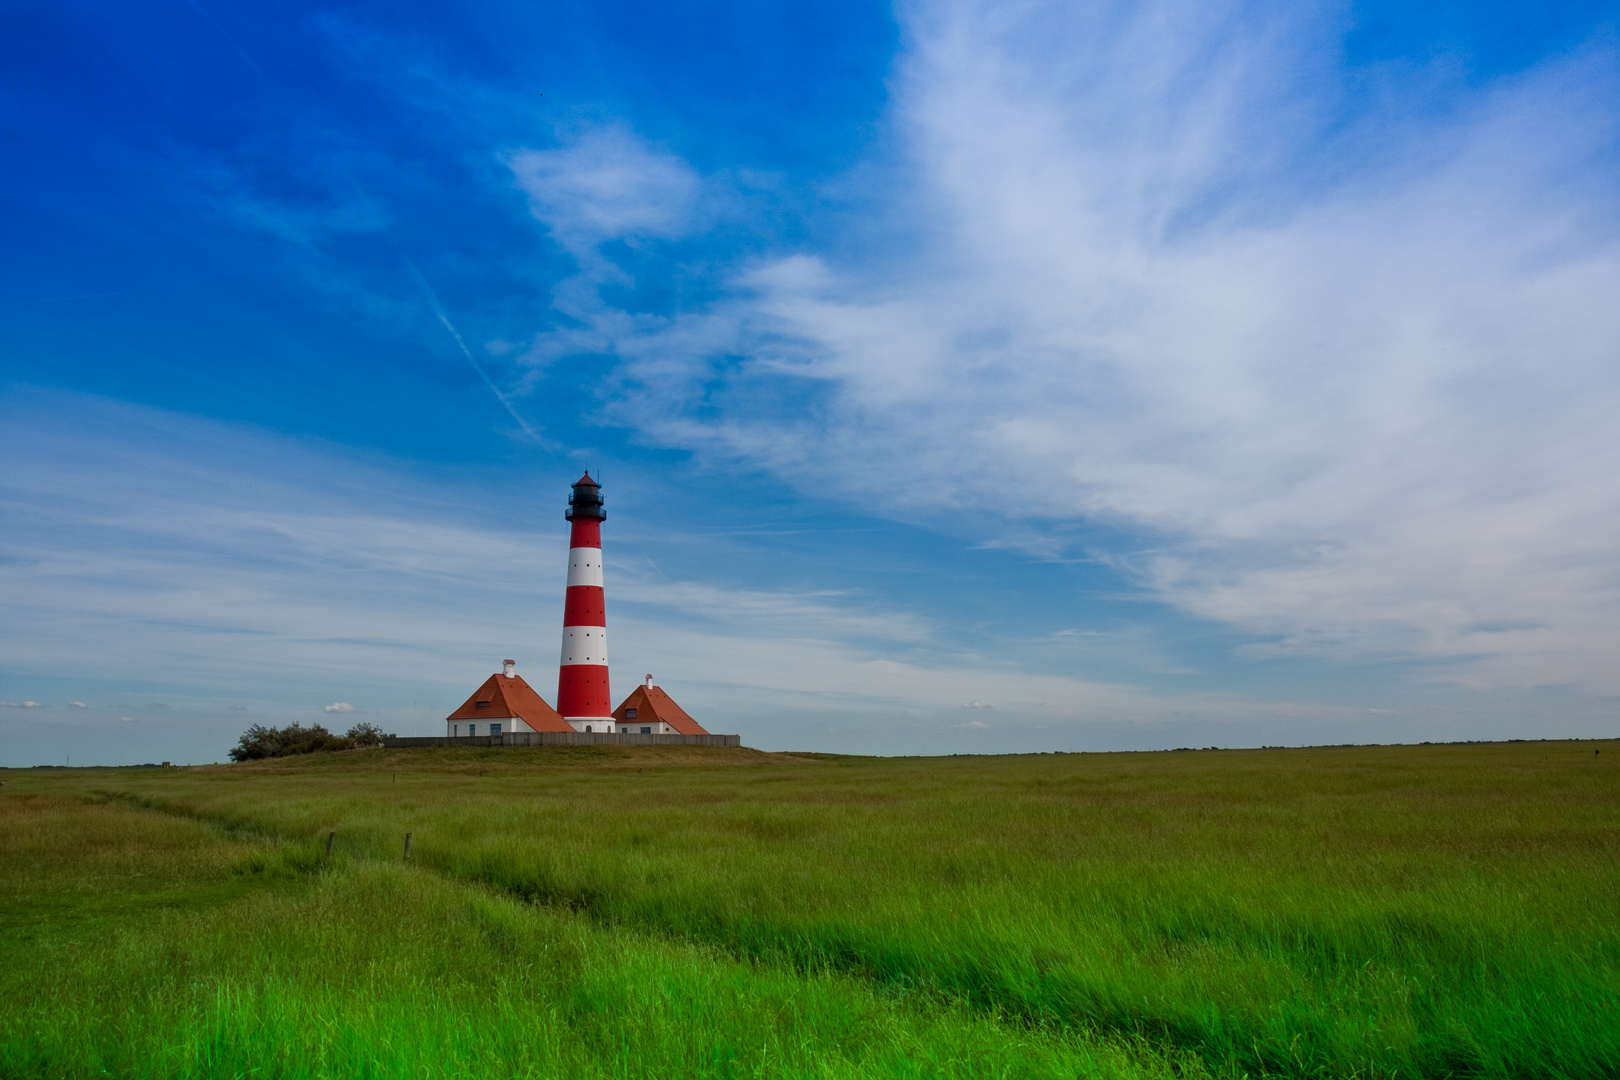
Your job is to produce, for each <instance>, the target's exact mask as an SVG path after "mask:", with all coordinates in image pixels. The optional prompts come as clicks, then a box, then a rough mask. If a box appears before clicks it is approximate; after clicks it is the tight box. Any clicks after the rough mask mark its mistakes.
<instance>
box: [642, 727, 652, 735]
mask: <svg viewBox="0 0 1620 1080" xmlns="http://www.w3.org/2000/svg"><path fill="white" fill-rule="evenodd" d="M641 733H642V734H643V735H651V734H652V728H650V727H644V728H642V729H641Z"/></svg>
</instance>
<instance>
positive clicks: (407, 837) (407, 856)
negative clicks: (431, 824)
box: [405, 833, 411, 862]
mask: <svg viewBox="0 0 1620 1080" xmlns="http://www.w3.org/2000/svg"><path fill="white" fill-rule="evenodd" d="M405 861H406V862H410V861H411V834H410V833H406V834H405Z"/></svg>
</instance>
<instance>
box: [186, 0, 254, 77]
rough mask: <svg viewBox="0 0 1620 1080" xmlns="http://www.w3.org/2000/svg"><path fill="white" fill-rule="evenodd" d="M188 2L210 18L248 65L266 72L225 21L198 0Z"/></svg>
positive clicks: (199, 13) (207, 18)
mask: <svg viewBox="0 0 1620 1080" xmlns="http://www.w3.org/2000/svg"><path fill="white" fill-rule="evenodd" d="M186 3H188V4H190V5H191V9H192V10H193V11H195V12H196V13H197V14H198V15H201V16H202V17H203V18H204V19H206V20H208V23H209V25H211V26H212V27H213V28H214V29H215V30H218V31H219V36H220V37H222V38H224V39H225V40H226V41H228V42H229V43H230V46H231V48H233V49H235V50H236V55H237V56H240V57H241V58H242V59H243V60H245V61H246V62H247V65H248V67H250V68H252V69H253V70H254V71H256V72H258V73H259V74H260V75H263V74H264V69H263V68H262V67H260V66H259V65H258V63H257V61H255V60H254V59H253V57H251V56H249V55H248V54H247V50H246V49H244V48H242V46H240V45H238V44H237V43H236V39H235V38H233V37H231V32H230V31H229V30H227V29H225V25H224V24H223V23H221V22H220V21H219V20H218V19H216V18H214V17H213V16H212V15H210V14H209V13H208V12H207V11H206V10H205V9H204V8H203V6H202V5H201V4H199V3H197V0H186Z"/></svg>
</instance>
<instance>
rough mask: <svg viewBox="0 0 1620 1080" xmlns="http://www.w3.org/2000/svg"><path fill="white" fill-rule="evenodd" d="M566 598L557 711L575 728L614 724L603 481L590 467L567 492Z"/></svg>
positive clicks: (609, 728)
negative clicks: (604, 574)
mask: <svg viewBox="0 0 1620 1080" xmlns="http://www.w3.org/2000/svg"><path fill="white" fill-rule="evenodd" d="M563 516H564V517H566V518H567V519H568V520H569V521H570V522H572V532H571V535H570V537H569V540H568V598H567V600H566V601H564V603H563V636H562V664H561V665H560V667H559V669H558V674H557V711H558V712H560V713H562V714H563V718H564V719H566V720H567V721H568V723H569V726H570V727H573V728H574V729H575V730H577V731H585V730H586V729H587V728H589V729H591V730H594V731H612V730H613V700H612V696H611V695H610V694H609V692H608V661H607V602H606V599H605V597H604V594H603V592H602V521H603V519H605V518H606V517H607V511H605V510H603V509H602V485H600V484H598V483H597V482H596V481H595V480H592V479H591V474H590V473H588V472H587V473H586V474H585V475H584V476H583V477H581V478H580V480H579V482H578V483H576V484H575V485H574V493H573V494H572V495H570V496H568V512H567V513H566V514H564V515H563Z"/></svg>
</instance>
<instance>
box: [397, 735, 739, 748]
mask: <svg viewBox="0 0 1620 1080" xmlns="http://www.w3.org/2000/svg"><path fill="white" fill-rule="evenodd" d="M383 745H384V746H386V747H389V748H394V747H412V746H741V745H742V736H741V735H620V734H617V733H616V732H607V731H517V732H512V733H510V734H506V735H460V736H450V735H424V736H414V737H408V738H394V739H384V740H383Z"/></svg>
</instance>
